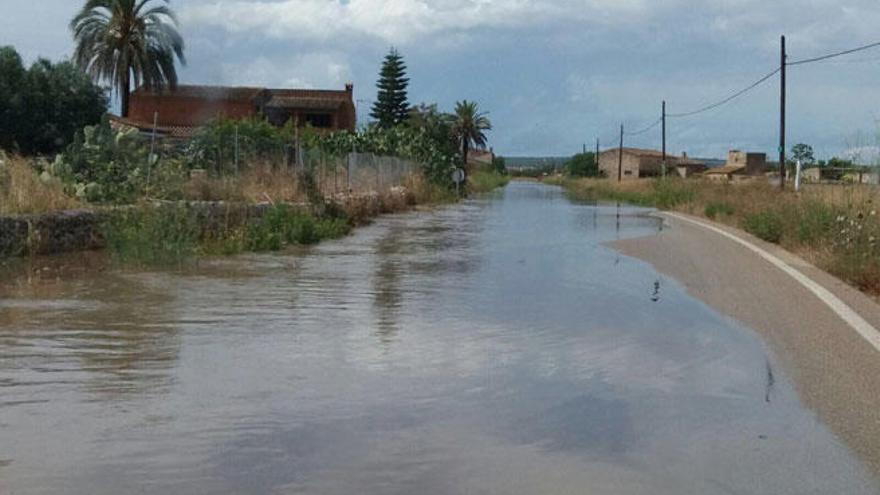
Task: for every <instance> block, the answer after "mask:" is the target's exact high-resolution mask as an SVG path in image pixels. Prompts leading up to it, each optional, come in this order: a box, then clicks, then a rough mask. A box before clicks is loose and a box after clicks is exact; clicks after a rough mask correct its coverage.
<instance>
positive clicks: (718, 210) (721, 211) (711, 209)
mask: <svg viewBox="0 0 880 495" xmlns="http://www.w3.org/2000/svg"><path fill="white" fill-rule="evenodd" d="M703 212H704V214H705V215H706V217H708V218H711V219H713V220H714V219H715V218H716V217H717V216H718V215H727V216H730V215H733V212H734V210H733V207H732V206H730V205H729V204H727V203H717V202H713V203H709V204H707V205H706V208H705V210H704V211H703Z"/></svg>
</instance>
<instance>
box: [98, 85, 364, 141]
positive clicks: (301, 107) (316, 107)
mask: <svg viewBox="0 0 880 495" xmlns="http://www.w3.org/2000/svg"><path fill="white" fill-rule="evenodd" d="M353 92H354V87H353V86H352V85H351V84H347V85H346V87H345V89H344V90H315V89H266V88H249V87H219V86H184V85H181V86H178V87H177V89H175V90H173V91H171V90H164V91H150V90H147V89H144V88H139V89H137V90H136V91H134V92H133V93H132V94H131V101H130V108H129V115H128V117H127V118H122V117H114V118H113V119H112V120H113V122H114V123H115V124H117V125H127V126H131V127H135V128H138V129H140V130H141V131H145V132H151V131H152V129H153V124H154V119H155V123H156V130H157V133H158V134H160V135H164V136H170V137H190V136H192V135H193V134H194V133H195V132H196V131H197V130H198V128H199V127H201V126H204V125H205V124H207V123H208V122H209V121H211V120H213V119H217V118H221V117H224V118H231V119H243V118H248V117H257V116H263V117H265V118H266V119H267V120H268V121H269V122H271V123H272V124H274V125H276V126H279V127H281V126H283V125H285V124H287V123H288V122H293V123H295V124H296V125H298V126H301V127H302V126H305V125H310V126H312V127H314V128H316V129H324V130H328V131H334V130H351V131H353V130H354V129H355V118H356V117H355V106H354V101H353Z"/></svg>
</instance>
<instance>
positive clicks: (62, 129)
mask: <svg viewBox="0 0 880 495" xmlns="http://www.w3.org/2000/svg"><path fill="white" fill-rule="evenodd" d="M25 101H26V105H27V109H28V114H29V115H28V116H27V118H26V119H25V120H24V122H27V123H28V127H27V129H24V130H23V132H25V133H26V135H25V136H22V137H21V138H20V139H19V144H20V146H21V149H22V151H24V152H26V153H54V152H58V151H61V150H62V149H64V147H65V146H67V145H68V144H70V142H71V141H72V140H73V137H74V136H75V135H76V133H77V132H79V131H81V130H82V128H83V127H85V126H87V125H94V124H97V123H98V122H100V121H101V117H102V116H103V115H104V114H105V113H106V112H107V104H108V100H107V95H106V92H105V91H104V90H103V89H102V88H100V87H98V86H96V85H95V84H94V83H93V82H92V81H91V79H90V78H89V77H88V76H87V75H86V74H84V73H83V72H82V71H81V70H79V69H77V68H76V66H74V65H73V64H72V63H70V62H61V63H58V64H52V63H51V62H49V61H48V60H45V59H40V60H38V61H37V62H36V63H34V65H33V66H31V68H30V70H29V71H28V82H27V91H26V95H25Z"/></svg>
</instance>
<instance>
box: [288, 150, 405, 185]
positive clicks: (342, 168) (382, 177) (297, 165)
mask: <svg viewBox="0 0 880 495" xmlns="http://www.w3.org/2000/svg"><path fill="white" fill-rule="evenodd" d="M292 166H293V168H294V170H297V171H303V172H305V171H308V172H311V174H312V176H313V177H314V180H315V184H316V186H317V187H318V189H319V190H320V191H321V192H323V193H324V194H339V193H353V194H364V193H370V192H377V193H380V194H381V193H385V192H388V191H390V190H391V189H392V188H395V187H400V186H403V185H405V184H406V183H407V182H408V181H409V180H410V178H411V177H412V176H413V175H414V174H416V173H418V171H419V167H418V165H417V164H416V163H415V162H413V161H411V160H406V159H403V158H399V157H394V156H379V155H375V154H373V153H349V154H348V155H346V156H343V157H339V156H331V155H327V154H326V153H322V152H320V151H315V150H303V151H302V153H301V155H300V156H299V157H297V158H296V160H295V161H294V163H293V165H292Z"/></svg>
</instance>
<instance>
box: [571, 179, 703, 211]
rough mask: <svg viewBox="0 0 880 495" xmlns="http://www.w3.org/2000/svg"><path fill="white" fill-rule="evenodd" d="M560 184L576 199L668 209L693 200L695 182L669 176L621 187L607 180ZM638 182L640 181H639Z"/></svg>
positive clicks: (574, 181)
mask: <svg viewBox="0 0 880 495" xmlns="http://www.w3.org/2000/svg"><path fill="white" fill-rule="evenodd" d="M563 185H564V186H566V187H567V188H569V191H570V192H571V194H572V195H573V196H574V197H576V198H578V199H586V200H591V201H602V200H604V201H618V202H623V203H629V204H633V205H638V206H656V207H658V208H663V209H671V208H674V207H676V206H678V205H681V204H685V203H688V202H690V201H692V200H693V198H694V196H695V194H696V184H693V183H689V182H684V181H680V180H677V179H673V178H665V179H657V180H652V181H645V182H644V185H645V187H638V188H636V187H625V186H621V185H620V184H619V183H617V182H612V181H610V180H584V181H577V180H568V181H563ZM640 185H641V184H640Z"/></svg>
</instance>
